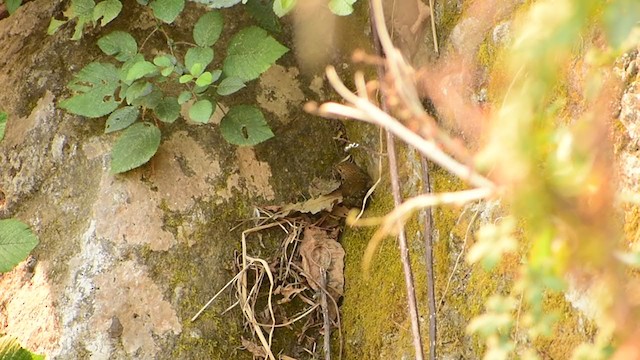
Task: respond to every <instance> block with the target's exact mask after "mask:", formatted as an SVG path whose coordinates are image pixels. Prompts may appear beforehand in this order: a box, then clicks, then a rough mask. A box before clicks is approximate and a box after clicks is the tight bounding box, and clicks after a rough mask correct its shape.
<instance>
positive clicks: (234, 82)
mask: <svg viewBox="0 0 640 360" xmlns="http://www.w3.org/2000/svg"><path fill="white" fill-rule="evenodd" d="M243 87H245V84H244V83H243V82H242V80H240V79H238V78H237V77H234V76H231V77H228V78H225V79H224V80H222V81H221V82H220V84H219V85H218V90H217V93H218V95H222V96H225V95H231V94H233V93H234V92H236V91H238V90H240V89H242V88H243Z"/></svg>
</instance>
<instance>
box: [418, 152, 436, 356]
mask: <svg viewBox="0 0 640 360" xmlns="http://www.w3.org/2000/svg"><path fill="white" fill-rule="evenodd" d="M420 166H421V167H422V192H423V193H425V194H429V193H431V179H430V176H429V164H428V163H427V159H426V158H425V157H424V156H420ZM423 236H424V251H425V256H424V259H425V263H426V266H427V302H428V304H429V359H431V360H435V359H436V358H437V356H436V354H437V351H436V350H437V339H438V335H437V330H438V326H437V318H436V315H437V310H436V295H435V282H436V281H435V276H434V273H433V263H434V260H433V214H432V211H431V208H426V209H424V234H423Z"/></svg>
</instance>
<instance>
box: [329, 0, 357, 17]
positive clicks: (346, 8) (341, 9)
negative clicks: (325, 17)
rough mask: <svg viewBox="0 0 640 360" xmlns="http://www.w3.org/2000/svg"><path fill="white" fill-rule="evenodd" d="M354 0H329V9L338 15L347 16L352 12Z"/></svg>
mask: <svg viewBox="0 0 640 360" xmlns="http://www.w3.org/2000/svg"><path fill="white" fill-rule="evenodd" d="M355 2H356V0H330V1H329V10H331V12H332V13H334V14H336V15H338V16H347V15H349V14H351V13H352V12H353V6H351V5H353V4H354V3H355Z"/></svg>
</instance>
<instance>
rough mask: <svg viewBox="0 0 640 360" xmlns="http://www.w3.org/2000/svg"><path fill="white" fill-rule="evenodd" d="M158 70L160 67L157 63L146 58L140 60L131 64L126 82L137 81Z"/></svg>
mask: <svg viewBox="0 0 640 360" xmlns="http://www.w3.org/2000/svg"><path fill="white" fill-rule="evenodd" d="M157 70H158V68H157V67H156V66H155V65H153V64H152V63H150V62H148V61H146V60H143V61H139V62H137V63H135V64H133V65H132V66H131V68H130V69H129V72H128V73H127V78H126V79H125V80H126V82H131V81H135V80H138V79H141V78H143V77H145V76H147V75H150V74H153V73H155V72H156V71H157Z"/></svg>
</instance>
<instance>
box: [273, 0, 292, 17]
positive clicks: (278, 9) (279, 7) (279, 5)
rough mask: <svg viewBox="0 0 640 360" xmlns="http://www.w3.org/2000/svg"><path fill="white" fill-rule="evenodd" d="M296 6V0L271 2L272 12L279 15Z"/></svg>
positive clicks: (283, 14) (281, 15) (285, 13)
mask: <svg viewBox="0 0 640 360" xmlns="http://www.w3.org/2000/svg"><path fill="white" fill-rule="evenodd" d="M294 6H296V0H275V1H274V2H273V13H274V14H276V15H278V16H279V17H283V16H285V15H287V13H288V12H289V11H291V10H292V9H293V7H294Z"/></svg>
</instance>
